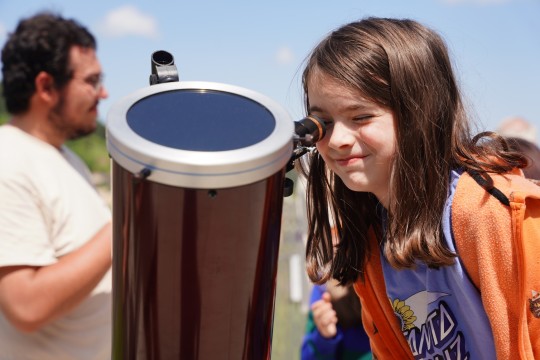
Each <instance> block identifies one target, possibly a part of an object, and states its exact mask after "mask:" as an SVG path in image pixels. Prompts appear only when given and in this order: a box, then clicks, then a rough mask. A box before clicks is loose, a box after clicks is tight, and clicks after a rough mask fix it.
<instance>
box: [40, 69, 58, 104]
mask: <svg viewBox="0 0 540 360" xmlns="http://www.w3.org/2000/svg"><path fill="white" fill-rule="evenodd" d="M35 85H36V92H35V94H36V95H37V97H38V98H39V99H40V100H41V101H43V102H46V103H51V104H53V103H55V102H56V101H57V99H58V91H57V90H56V88H55V87H54V79H53V77H52V75H50V74H48V73H46V72H45V71H40V72H39V74H37V76H36V79H35Z"/></svg>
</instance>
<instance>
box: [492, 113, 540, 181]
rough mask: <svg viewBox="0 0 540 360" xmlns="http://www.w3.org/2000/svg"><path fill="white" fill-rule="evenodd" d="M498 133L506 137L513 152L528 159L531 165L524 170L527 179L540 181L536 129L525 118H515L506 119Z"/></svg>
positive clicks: (539, 158) (539, 150)
mask: <svg viewBox="0 0 540 360" xmlns="http://www.w3.org/2000/svg"><path fill="white" fill-rule="evenodd" d="M497 132H498V133H499V134H500V135H502V136H504V137H505V139H506V140H507V141H508V145H509V146H510V147H511V148H512V149H513V150H515V151H518V152H520V153H522V154H524V155H525V156H526V157H527V159H528V161H529V164H528V166H527V167H525V168H523V169H522V170H523V173H524V174H525V177H527V178H529V179H535V180H540V148H539V147H538V139H537V130H536V127H535V126H534V125H533V124H531V123H530V122H529V121H527V120H525V119H524V118H522V117H518V116H515V117H509V118H507V119H504V120H503V121H502V122H501V124H500V125H499V128H498V129H497Z"/></svg>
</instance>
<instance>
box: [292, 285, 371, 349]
mask: <svg viewBox="0 0 540 360" xmlns="http://www.w3.org/2000/svg"><path fill="white" fill-rule="evenodd" d="M310 305H311V310H310V311H309V314H308V321H307V325H306V334H305V336H304V339H303V341H302V349H301V359H302V360H315V359H335V360H358V359H362V360H364V359H371V358H372V355H371V352H370V347H369V338H368V336H367V334H366V333H365V331H364V328H363V325H362V315H361V308H360V301H359V300H358V297H357V296H356V294H355V293H354V290H353V289H352V287H350V286H340V285H338V283H337V281H335V280H330V281H328V282H327V283H326V284H324V285H314V286H313V289H312V292H311V299H310Z"/></svg>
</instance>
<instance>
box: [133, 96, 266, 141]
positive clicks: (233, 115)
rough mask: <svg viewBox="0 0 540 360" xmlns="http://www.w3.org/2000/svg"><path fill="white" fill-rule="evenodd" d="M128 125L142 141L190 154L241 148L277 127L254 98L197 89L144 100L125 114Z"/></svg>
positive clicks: (259, 139)
mask: <svg viewBox="0 0 540 360" xmlns="http://www.w3.org/2000/svg"><path fill="white" fill-rule="evenodd" d="M127 123H128V125H129V127H130V128H131V129H132V130H133V131H134V132H135V133H136V134H138V135H139V136H141V137H142V138H144V139H146V140H149V141H151V142H153V143H156V144H159V145H163V146H166V147H170V148H174V149H180V150H188V151H227V150H236V149H241V148H244V147H247V146H250V145H254V144H257V143H259V142H261V141H262V140H264V139H266V138H267V137H268V136H269V135H270V134H271V133H272V131H273V130H274V128H275V126H276V121H275V119H274V116H273V115H272V113H271V112H270V111H269V110H268V109H267V108H266V107H264V106H263V105H261V104H260V103H258V102H256V101H254V100H251V99H249V98H247V97H244V96H240V95H237V94H233V93H228V92H223V91H215V90H200V89H194V90H193V89H189V90H185V89H181V90H173V91H164V92H161V93H156V94H153V95H150V96H148V97H145V98H143V99H141V100H139V101H137V102H136V103H134V104H133V105H132V106H131V108H130V109H129V110H128V112H127Z"/></svg>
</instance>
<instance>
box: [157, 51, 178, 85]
mask: <svg viewBox="0 0 540 360" xmlns="http://www.w3.org/2000/svg"><path fill="white" fill-rule="evenodd" d="M150 60H151V66H152V73H151V74H150V85H155V84H161V83H167V82H173V81H178V79H179V78H178V70H177V69H176V65H174V57H173V56H172V54H171V53H169V52H167V51H165V50H158V51H155V52H154V53H153V54H152V56H151V58H150Z"/></svg>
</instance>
